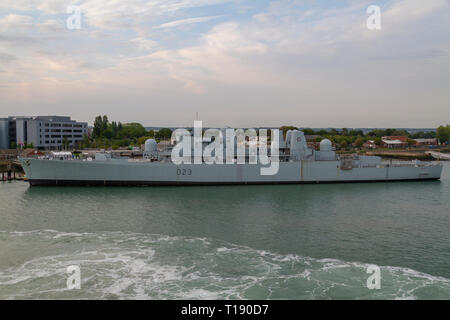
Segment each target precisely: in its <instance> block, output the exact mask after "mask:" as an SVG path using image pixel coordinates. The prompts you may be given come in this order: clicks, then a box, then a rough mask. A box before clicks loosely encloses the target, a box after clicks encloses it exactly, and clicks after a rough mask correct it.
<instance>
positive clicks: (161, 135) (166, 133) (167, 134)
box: [155, 128, 172, 140]
mask: <svg viewBox="0 0 450 320" xmlns="http://www.w3.org/2000/svg"><path fill="white" fill-rule="evenodd" d="M155 137H156V138H157V139H160V140H168V139H170V138H171V137H172V130H170V129H169V128H162V129H160V130H158V132H156V133H155Z"/></svg>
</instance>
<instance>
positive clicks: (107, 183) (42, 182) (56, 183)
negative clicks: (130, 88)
mask: <svg viewBox="0 0 450 320" xmlns="http://www.w3.org/2000/svg"><path fill="white" fill-rule="evenodd" d="M437 180H439V178H423V179H398V180H349V181H278V182H168V181H106V180H105V181H98V180H97V181H94V180H91V181H89V180H85V181H82V180H28V182H29V183H30V185H31V186H55V187H56V186H96V187H99V186H118V187H120V186H143V187H145V186H224V185H286V184H337V183H375V182H408V181H409V182H411V181H437Z"/></svg>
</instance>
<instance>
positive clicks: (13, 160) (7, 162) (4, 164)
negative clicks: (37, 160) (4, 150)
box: [0, 155, 24, 181]
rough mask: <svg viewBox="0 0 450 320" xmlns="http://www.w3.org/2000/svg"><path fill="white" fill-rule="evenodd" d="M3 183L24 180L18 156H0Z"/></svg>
mask: <svg viewBox="0 0 450 320" xmlns="http://www.w3.org/2000/svg"><path fill="white" fill-rule="evenodd" d="M0 179H1V181H11V180H23V179H24V172H23V169H22V166H21V164H20V163H19V161H18V160H17V156H16V155H0Z"/></svg>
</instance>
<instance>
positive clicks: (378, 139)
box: [373, 137, 383, 147]
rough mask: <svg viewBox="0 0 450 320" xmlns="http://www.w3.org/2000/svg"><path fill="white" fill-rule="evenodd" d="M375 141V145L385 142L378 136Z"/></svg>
mask: <svg viewBox="0 0 450 320" xmlns="http://www.w3.org/2000/svg"><path fill="white" fill-rule="evenodd" d="M373 141H374V142H375V145H377V146H378V147H379V146H381V145H382V144H383V141H382V140H381V138H380V137H376V138H375V139H374V140H373Z"/></svg>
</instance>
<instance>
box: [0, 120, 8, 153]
mask: <svg viewBox="0 0 450 320" xmlns="http://www.w3.org/2000/svg"><path fill="white" fill-rule="evenodd" d="M8 148H9V120H8V118H0V149H8Z"/></svg>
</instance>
